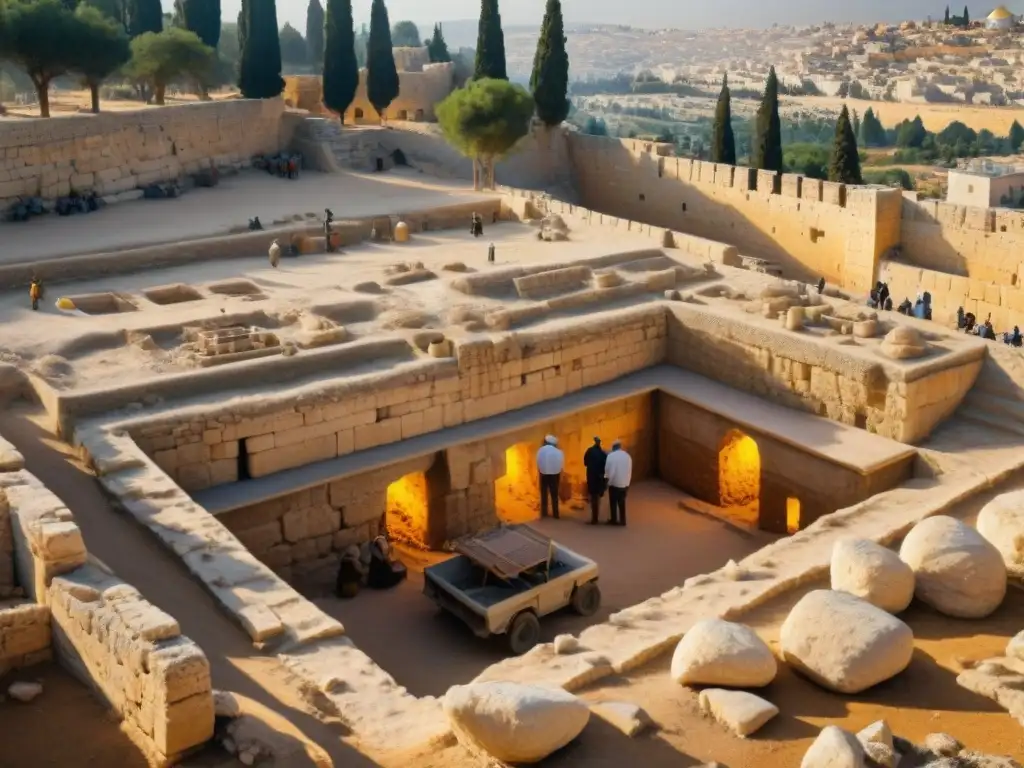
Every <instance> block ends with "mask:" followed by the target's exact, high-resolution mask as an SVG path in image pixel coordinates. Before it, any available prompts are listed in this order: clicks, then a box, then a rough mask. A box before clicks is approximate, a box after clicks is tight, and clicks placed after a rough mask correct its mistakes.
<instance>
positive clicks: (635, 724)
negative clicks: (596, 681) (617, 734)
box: [590, 701, 651, 738]
mask: <svg viewBox="0 0 1024 768" xmlns="http://www.w3.org/2000/svg"><path fill="white" fill-rule="evenodd" d="M590 711H591V712H593V713H594V714H595V715H597V716H598V717H600V718H601V719H602V720H604V721H605V722H607V723H608V724H609V725H611V726H612V727H613V728H615V729H617V730H619V731H622V732H623V733H624V734H626V735H627V736H629V737H630V738H632V737H633V736H636V735H637V734H639V733H641V732H642V731H644V730H646V729H647V728H649V727H650V726H651V718H650V716H649V715H648V714H647V713H646V712H645V711H644V710H643V708H642V707H640V706H638V705H637V704H632V703H630V702H628V701H602V702H599V703H597V704H591V705H590Z"/></svg>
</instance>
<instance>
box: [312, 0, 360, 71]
mask: <svg viewBox="0 0 1024 768" xmlns="http://www.w3.org/2000/svg"><path fill="white" fill-rule="evenodd" d="M351 13H352V12H351V11H349V15H350V16H351ZM324 24H325V20H324V7H323V6H322V5H320V0H309V5H307V6H306V47H307V48H309V60H310V62H311V63H312V64H313V66H314V67H316V68H317V69H319V68H320V67H321V66H322V65H323V62H324V45H325V43H324V36H325V34H326V30H325V29H324ZM354 39H355V38H353V40H354Z"/></svg>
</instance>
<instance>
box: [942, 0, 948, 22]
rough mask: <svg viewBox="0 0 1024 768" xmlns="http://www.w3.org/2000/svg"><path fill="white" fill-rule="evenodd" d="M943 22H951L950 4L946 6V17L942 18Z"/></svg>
mask: <svg viewBox="0 0 1024 768" xmlns="http://www.w3.org/2000/svg"><path fill="white" fill-rule="evenodd" d="M942 23H943V24H946V25H948V24H949V6H948V5H947V6H946V18H945V19H943V20H942Z"/></svg>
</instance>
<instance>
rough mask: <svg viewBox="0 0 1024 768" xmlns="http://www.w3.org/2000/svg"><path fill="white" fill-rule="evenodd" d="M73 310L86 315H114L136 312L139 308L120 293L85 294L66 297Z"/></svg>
mask: <svg viewBox="0 0 1024 768" xmlns="http://www.w3.org/2000/svg"><path fill="white" fill-rule="evenodd" d="M68 299H70V300H71V303H72V304H73V305H74V307H75V309H77V310H79V311H80V312H84V313H85V314H87V315H116V314H118V313H121V312H136V311H138V309H139V307H138V305H136V304H135V302H133V301H132V300H131V299H129V298H128V297H127V296H125V295H123V294H120V293H86V294H80V295H78V296H68Z"/></svg>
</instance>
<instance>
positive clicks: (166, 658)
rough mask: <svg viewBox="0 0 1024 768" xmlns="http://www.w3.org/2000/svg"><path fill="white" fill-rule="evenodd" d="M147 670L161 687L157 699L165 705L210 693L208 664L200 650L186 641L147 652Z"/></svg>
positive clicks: (177, 641) (161, 646)
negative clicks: (160, 699)
mask: <svg viewBox="0 0 1024 768" xmlns="http://www.w3.org/2000/svg"><path fill="white" fill-rule="evenodd" d="M148 667H149V670H150V672H151V673H152V674H153V675H154V676H155V677H156V679H157V680H158V681H159V683H158V684H159V686H160V687H162V692H161V693H160V696H161V697H162V698H163V700H164V701H166V702H168V703H173V702H177V701H182V700H184V699H188V698H191V697H193V696H197V695H199V694H203V693H206V694H209V693H210V691H211V688H212V683H211V678H210V662H209V661H208V660H207V658H206V655H205V654H204V653H203V651H202V650H201V649H200V648H199V646H198V645H196V644H195V643H194V642H192V641H191V640H189V639H188V638H186V637H179V638H177V639H176V640H174V641H173V642H171V643H166V644H161V645H160V646H159V647H157V648H154V649H153V650H152V651H150V653H149V656H148Z"/></svg>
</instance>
